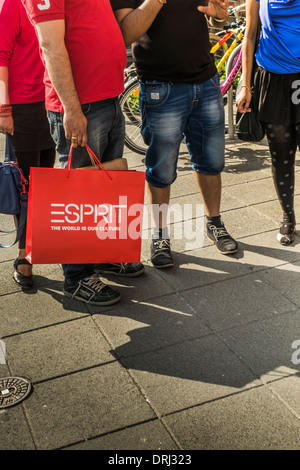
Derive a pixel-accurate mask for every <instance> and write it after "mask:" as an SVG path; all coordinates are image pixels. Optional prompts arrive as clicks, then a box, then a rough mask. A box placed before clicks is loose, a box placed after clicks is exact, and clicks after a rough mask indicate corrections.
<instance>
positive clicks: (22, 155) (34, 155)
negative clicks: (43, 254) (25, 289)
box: [15, 148, 55, 276]
mask: <svg viewBox="0 0 300 470" xmlns="http://www.w3.org/2000/svg"><path fill="white" fill-rule="evenodd" d="M15 154H16V157H17V160H18V164H19V166H20V168H21V169H22V170H23V173H24V176H25V178H26V179H27V181H28V180H29V172H30V167H46V168H52V167H53V166H54V163H55V148H51V149H47V150H41V151H40V152H38V151H37V152H18V151H16V152H15ZM27 189H28V188H27ZM25 245H26V224H25V227H24V230H23V233H22V236H21V239H20V241H19V254H18V258H19V259H23V258H25ZM18 269H19V271H20V272H21V274H23V275H24V276H30V275H31V266H28V265H25V264H24V265H20V266H19V268H18Z"/></svg>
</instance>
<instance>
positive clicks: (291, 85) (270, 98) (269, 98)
mask: <svg viewBox="0 0 300 470" xmlns="http://www.w3.org/2000/svg"><path fill="white" fill-rule="evenodd" d="M254 93H255V97H256V103H257V113H258V114H257V115H258V119H259V120H260V121H263V122H267V123H270V124H282V125H284V126H289V125H290V124H298V123H300V73H291V74H276V73H271V72H268V71H267V70H265V69H263V68H262V67H257V70H256V71H255V75H254Z"/></svg>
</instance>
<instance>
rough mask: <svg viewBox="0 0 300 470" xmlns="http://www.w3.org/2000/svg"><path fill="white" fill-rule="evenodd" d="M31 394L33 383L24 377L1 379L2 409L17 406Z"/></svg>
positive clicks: (0, 406) (0, 405)
mask: <svg viewBox="0 0 300 470" xmlns="http://www.w3.org/2000/svg"><path fill="white" fill-rule="evenodd" d="M30 392H31V383H30V382H29V381H28V380H27V379H24V378H23V377H3V378H2V379H0V409H2V408H8V407H9V406H13V405H16V404H17V403H20V402H21V401H22V400H24V399H25V398H26V397H27V396H28V395H29V393H30Z"/></svg>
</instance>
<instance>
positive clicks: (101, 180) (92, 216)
mask: <svg viewBox="0 0 300 470" xmlns="http://www.w3.org/2000/svg"><path fill="white" fill-rule="evenodd" d="M88 150H89V152H90V154H91V155H92V156H93V158H94V160H95V161H96V163H97V165H98V166H99V169H101V170H102V171H92V170H90V169H80V168H78V169H70V167H71V158H72V149H71V152H70V156H69V161H68V165H67V167H66V169H60V168H31V170H30V183H29V201H28V217H27V237H26V258H27V259H28V261H30V262H31V263H32V264H52V263H66V264H69V263H70V264H80V263H92V264H93V263H134V262H139V261H140V254H141V241H142V220H143V204H144V188H145V172H141V171H134V170H127V171H117V170H116V171H107V170H105V168H104V167H103V166H102V165H101V163H100V161H99V160H98V159H97V157H96V156H95V155H94V154H93V153H92V151H91V149H89V148H88Z"/></svg>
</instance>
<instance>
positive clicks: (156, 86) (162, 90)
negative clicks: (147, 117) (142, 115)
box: [139, 80, 171, 108]
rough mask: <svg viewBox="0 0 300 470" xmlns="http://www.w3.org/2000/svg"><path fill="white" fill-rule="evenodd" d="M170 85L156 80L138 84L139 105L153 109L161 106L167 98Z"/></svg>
mask: <svg viewBox="0 0 300 470" xmlns="http://www.w3.org/2000/svg"><path fill="white" fill-rule="evenodd" d="M170 89H171V84H170V83H168V82H159V81H156V80H153V81H150V80H147V81H145V82H141V83H140V97H139V99H140V103H141V104H142V105H143V106H147V107H151V108H155V107H158V106H162V105H163V104H164V103H165V102H166V101H167V100H168V98H169V95H170Z"/></svg>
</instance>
